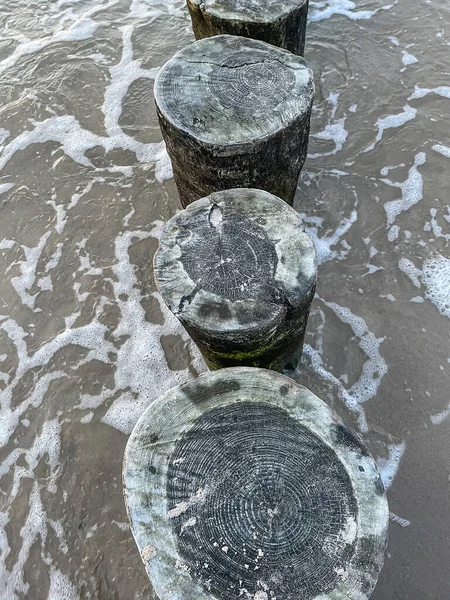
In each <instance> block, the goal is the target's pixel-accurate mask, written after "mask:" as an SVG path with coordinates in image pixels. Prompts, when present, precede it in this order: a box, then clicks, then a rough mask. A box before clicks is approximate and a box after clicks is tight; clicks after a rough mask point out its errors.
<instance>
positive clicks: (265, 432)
mask: <svg viewBox="0 0 450 600" xmlns="http://www.w3.org/2000/svg"><path fill="white" fill-rule="evenodd" d="M123 482H124V491H125V499H126V505H127V511H128V515H129V517H130V521H131V529H132V532H133V536H134V538H135V540H136V543H137V546H138V548H139V551H140V555H141V557H142V560H143V562H144V565H145V568H146V570H147V573H148V575H149V577H150V580H151V583H152V585H153V588H154V590H155V592H156V594H157V596H158V598H160V599H161V600H170V599H173V598H195V599H196V600H210V599H211V598H217V599H219V600H230V599H235V598H248V599H249V600H271V599H272V598H277V600H278V599H279V600H289V599H292V598H302V599H304V600H312V599H313V598H323V599H324V600H325V599H331V598H333V600H348V599H349V598H353V599H355V600H356V599H357V598H358V599H362V598H366V599H367V598H369V597H370V595H371V593H372V591H373V589H374V587H375V584H376V582H377V579H378V575H379V572H380V569H381V567H382V565H383V561H384V554H385V549H386V539H387V529H388V519H389V513H388V505H387V500H386V494H385V491H384V487H383V482H382V480H381V478H380V473H379V472H378V469H377V466H376V463H375V461H374V459H373V458H372V456H371V455H370V453H369V451H368V449H367V448H366V446H365V445H364V443H363V442H362V441H361V440H360V438H359V437H358V436H357V435H356V434H355V433H354V432H353V431H352V430H351V429H350V428H349V427H347V426H346V425H345V423H344V422H343V421H341V419H340V418H339V417H338V416H337V415H336V414H335V413H334V412H333V411H332V410H331V409H330V408H329V407H328V406H327V405H326V404H325V403H324V402H322V400H320V399H319V398H318V397H317V396H315V395H314V394H313V393H312V392H310V391H309V390H308V389H307V388H305V387H303V386H300V385H298V384H296V383H295V382H294V381H292V380H291V379H289V378H287V377H285V376H283V375H280V374H279V373H274V372H273V371H267V370H264V369H253V368H246V367H239V368H232V369H221V370H219V371H215V372H210V373H206V374H204V375H201V376H200V377H198V378H197V379H194V380H192V381H189V382H188V383H186V384H185V385H183V386H178V387H175V388H173V389H171V390H169V391H168V392H166V393H165V394H163V395H162V396H161V397H159V398H157V399H156V400H155V401H154V402H153V403H152V404H151V405H150V407H149V408H148V409H147V411H146V412H145V413H144V414H143V415H142V417H141V418H140V420H139V421H138V423H137V425H136V427H135V429H134V431H133V432H132V434H131V436H130V438H129V440H128V444H127V448H126V451H125V457H124V471H123Z"/></svg>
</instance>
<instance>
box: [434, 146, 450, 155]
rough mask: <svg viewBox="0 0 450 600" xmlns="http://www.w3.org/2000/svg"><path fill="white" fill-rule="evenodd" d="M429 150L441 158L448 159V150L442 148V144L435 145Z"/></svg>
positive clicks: (445, 147) (447, 148) (449, 150)
mask: <svg viewBox="0 0 450 600" xmlns="http://www.w3.org/2000/svg"><path fill="white" fill-rule="evenodd" d="M431 149H432V150H434V151H435V152H439V154H442V156H445V157H446V158H450V148H449V147H448V146H443V145H442V144H435V145H434V146H432V147H431Z"/></svg>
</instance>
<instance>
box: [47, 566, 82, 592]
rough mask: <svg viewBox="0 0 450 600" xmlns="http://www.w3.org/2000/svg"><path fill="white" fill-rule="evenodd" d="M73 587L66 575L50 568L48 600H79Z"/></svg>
mask: <svg viewBox="0 0 450 600" xmlns="http://www.w3.org/2000/svg"><path fill="white" fill-rule="evenodd" d="M79 598H80V596H79V594H78V593H77V590H76V587H75V585H74V584H73V583H72V582H71V581H70V579H69V578H68V576H67V575H65V574H64V573H62V572H61V571H60V570H59V569H56V568H55V567H51V568H50V589H49V591H48V600H79Z"/></svg>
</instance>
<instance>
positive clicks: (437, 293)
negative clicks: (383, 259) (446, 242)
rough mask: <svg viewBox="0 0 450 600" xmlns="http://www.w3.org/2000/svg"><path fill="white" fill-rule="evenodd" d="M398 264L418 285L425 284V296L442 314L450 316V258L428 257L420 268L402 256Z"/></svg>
mask: <svg viewBox="0 0 450 600" xmlns="http://www.w3.org/2000/svg"><path fill="white" fill-rule="evenodd" d="M398 266H399V268H400V269H401V270H402V271H403V272H404V273H406V275H408V277H409V278H410V279H411V281H412V282H413V284H414V285H415V286H416V287H418V288H420V287H421V286H422V285H423V286H424V287H425V298H427V299H428V300H430V301H431V302H432V303H433V304H434V305H435V306H436V308H437V309H438V311H439V312H440V313H441V315H443V316H445V317H448V318H450V259H448V258H446V257H443V256H441V255H437V256H436V257H434V258H429V259H426V260H425V261H424V262H423V265H422V269H419V268H417V267H416V266H415V265H414V263H412V262H411V261H410V260H408V259H407V258H402V259H401V260H400V261H399V265H398Z"/></svg>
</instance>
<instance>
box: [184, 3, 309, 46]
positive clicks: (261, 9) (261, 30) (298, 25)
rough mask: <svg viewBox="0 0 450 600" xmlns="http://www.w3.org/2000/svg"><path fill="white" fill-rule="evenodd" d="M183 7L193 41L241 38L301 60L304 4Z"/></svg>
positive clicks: (305, 13) (303, 44)
mask: <svg viewBox="0 0 450 600" xmlns="http://www.w3.org/2000/svg"><path fill="white" fill-rule="evenodd" d="M187 5H188V8H189V12H190V14H191V19H192V28H193V30H194V35H195V37H196V39H197V40H200V39H202V38H205V37H211V36H213V35H219V34H221V33H227V34H230V35H241V36H244V37H250V38H253V39H256V40H262V41H264V42H267V43H268V44H272V45H273V46H279V47H280V48H285V49H286V50H289V52H292V53H293V54H299V55H300V56H304V51H305V38H306V24H307V18H308V0H283V1H281V2H274V0H258V2H251V1H249V0H245V1H242V0H208V1H207V2H205V0H187Z"/></svg>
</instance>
